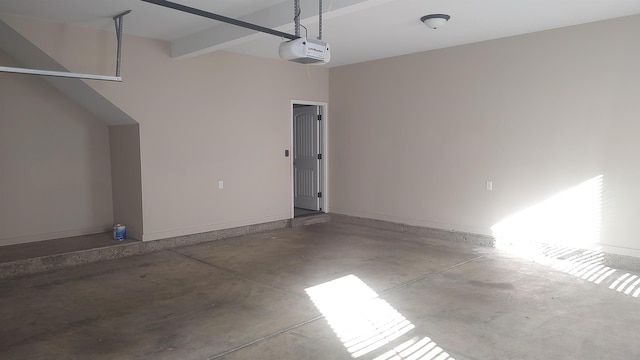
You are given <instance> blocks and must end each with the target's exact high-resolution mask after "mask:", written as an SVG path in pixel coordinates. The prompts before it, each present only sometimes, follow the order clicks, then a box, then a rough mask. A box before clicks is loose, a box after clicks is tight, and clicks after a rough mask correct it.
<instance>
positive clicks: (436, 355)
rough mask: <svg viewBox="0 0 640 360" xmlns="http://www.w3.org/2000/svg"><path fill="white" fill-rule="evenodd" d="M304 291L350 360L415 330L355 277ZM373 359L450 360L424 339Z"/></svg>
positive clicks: (351, 276) (413, 341)
mask: <svg viewBox="0 0 640 360" xmlns="http://www.w3.org/2000/svg"><path fill="white" fill-rule="evenodd" d="M306 292H307V294H308V295H309V297H310V298H311V300H312V301H313V303H314V304H315V306H316V307H317V308H318V310H320V311H321V312H322V314H323V315H324V317H325V319H326V321H327V322H328V324H329V326H331V329H332V330H333V332H334V333H335V334H336V336H337V337H338V338H339V339H340V341H342V343H343V344H344V347H345V348H346V349H347V351H348V352H349V353H350V354H351V357H353V358H358V357H361V356H364V355H366V354H370V353H372V352H374V351H376V350H380V349H381V348H383V347H384V346H386V345H388V344H390V343H392V342H393V341H395V340H397V339H399V338H400V337H401V336H403V335H406V334H408V333H409V332H410V331H412V330H414V329H415V325H413V324H412V323H411V322H410V321H409V320H407V319H406V318H405V317H404V316H403V315H402V314H400V313H399V312H398V311H397V310H396V309H394V308H393V307H392V306H391V305H389V303H387V302H386V301H384V300H383V299H381V298H380V297H379V296H378V294H377V293H376V292H375V291H374V290H373V289H371V288H370V287H369V286H367V285H366V284H365V283H364V282H363V281H362V280H360V279H359V278H358V277H357V276H355V275H347V276H344V277H341V278H339V279H335V280H332V281H329V282H326V283H324V284H321V285H317V286H314V287H310V288H307V289H306ZM376 359H377V360H391V359H413V360H418V359H420V360H433V359H438V360H444V359H451V360H453V359H452V358H451V357H449V354H447V353H446V352H444V351H443V350H442V349H441V348H440V347H438V346H437V345H436V343H435V342H433V341H431V339H430V338H428V337H424V338H422V339H420V340H419V338H414V339H412V340H408V341H405V342H404V343H402V344H400V345H398V346H396V347H394V348H393V349H392V350H389V351H387V352H385V353H384V354H382V355H380V356H378V357H377V358H376Z"/></svg>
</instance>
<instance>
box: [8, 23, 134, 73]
mask: <svg viewBox="0 0 640 360" xmlns="http://www.w3.org/2000/svg"><path fill="white" fill-rule="evenodd" d="M130 12H131V10H127V11H125V12H123V13H120V14H118V15H116V16H114V17H113V21H114V22H115V26H116V40H117V41H118V49H117V54H116V76H108V75H94V74H82V73H72V72H66V71H53V70H37V69H25V68H16V67H9V66H0V72H7V73H14V74H26V75H40V76H53V77H62V78H72V79H83V80H101V81H118V82H120V81H122V77H120V63H121V57H122V18H123V17H124V16H125V15H127V14H129V13H130Z"/></svg>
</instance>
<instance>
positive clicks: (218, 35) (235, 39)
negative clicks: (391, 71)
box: [142, 0, 389, 58]
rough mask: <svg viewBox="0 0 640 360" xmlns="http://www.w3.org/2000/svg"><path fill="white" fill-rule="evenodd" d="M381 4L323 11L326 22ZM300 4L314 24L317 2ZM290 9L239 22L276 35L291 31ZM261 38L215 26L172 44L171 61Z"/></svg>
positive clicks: (347, 2)
mask: <svg viewBox="0 0 640 360" xmlns="http://www.w3.org/2000/svg"><path fill="white" fill-rule="evenodd" d="M142 1H145V0H142ZM381 1H383V2H384V1H389V0H341V1H334V2H332V3H331V6H330V7H329V8H327V9H326V10H325V19H331V18H332V17H334V16H340V15H343V14H346V13H349V12H352V11H358V10H361V9H363V8H366V7H370V6H374V5H375V4H379V3H380V2H381ZM301 3H302V16H301V17H300V21H302V22H306V23H310V22H317V21H318V13H319V10H320V9H319V6H318V1H317V0H301ZM291 7H292V3H291V2H290V1H285V2H281V3H279V4H277V5H274V6H271V7H268V8H266V9H263V10H260V11H257V12H254V13H252V14H249V15H247V16H245V17H242V18H240V20H241V21H244V22H247V23H254V24H261V25H262V26H264V27H268V28H271V29H276V30H279V31H284V30H292V29H293V16H292V14H291ZM262 36H264V35H263V34H261V33H256V32H255V31H252V30H249V29H245V28H241V27H238V26H229V25H227V24H217V25H215V26H212V27H211V28H208V29H206V30H203V31H200V32H197V33H194V34H191V35H187V36H185V37H182V38H180V39H176V40H174V41H172V42H171V56H172V57H174V58H189V57H194V56H198V55H202V54H207V53H210V52H214V51H217V50H222V49H226V48H229V47H232V46H235V45H239V44H242V43H245V42H248V41H251V40H255V39H259V38H260V37H262Z"/></svg>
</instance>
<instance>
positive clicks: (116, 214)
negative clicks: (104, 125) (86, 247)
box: [109, 125, 143, 239]
mask: <svg viewBox="0 0 640 360" xmlns="http://www.w3.org/2000/svg"><path fill="white" fill-rule="evenodd" d="M109 145H110V149H111V153H110V154H111V184H112V185H111V186H112V188H113V221H114V223H119V224H124V225H126V226H127V237H128V238H134V239H141V238H142V234H143V231H142V229H143V227H142V224H143V223H142V179H141V173H140V129H139V126H138V125H120V126H110V127H109Z"/></svg>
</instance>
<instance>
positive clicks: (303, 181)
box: [293, 106, 320, 211]
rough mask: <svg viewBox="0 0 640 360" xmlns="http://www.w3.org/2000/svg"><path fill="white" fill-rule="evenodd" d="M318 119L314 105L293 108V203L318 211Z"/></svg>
mask: <svg viewBox="0 0 640 360" xmlns="http://www.w3.org/2000/svg"><path fill="white" fill-rule="evenodd" d="M319 126H320V124H319V121H318V107H317V106H299V107H294V109H293V134H294V135H293V186H294V190H293V194H294V199H293V204H294V206H295V207H297V208H301V209H307V210H316V211H317V210H319V209H320V207H319V198H318V183H319V175H320V174H319V166H320V161H319V160H318V144H319Z"/></svg>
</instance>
